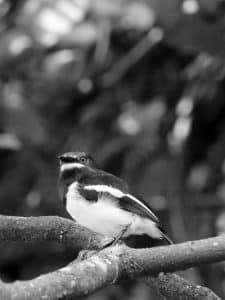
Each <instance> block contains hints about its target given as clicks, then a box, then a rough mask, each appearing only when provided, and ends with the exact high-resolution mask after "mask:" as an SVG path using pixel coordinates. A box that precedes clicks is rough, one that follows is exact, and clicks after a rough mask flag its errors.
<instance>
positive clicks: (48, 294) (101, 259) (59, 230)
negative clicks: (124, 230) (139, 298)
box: [0, 216, 225, 300]
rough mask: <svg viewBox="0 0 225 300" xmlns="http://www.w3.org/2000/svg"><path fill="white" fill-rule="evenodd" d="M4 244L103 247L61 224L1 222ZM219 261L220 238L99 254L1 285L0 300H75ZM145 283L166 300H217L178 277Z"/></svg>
mask: <svg viewBox="0 0 225 300" xmlns="http://www.w3.org/2000/svg"><path fill="white" fill-rule="evenodd" d="M90 236H92V237H90ZM70 239H71V240H70ZM9 240H10V241H12V240H14V241H18V240H23V241H25V242H33V241H43V240H45V241H47V240H57V241H59V242H65V243H66V244H67V245H69V244H70V241H71V244H70V246H72V247H76V248H77V249H81V248H89V249H90V248H91V243H92V241H93V246H94V248H95V249H96V248H98V245H97V244H98V242H99V243H100V244H101V245H102V244H104V243H103V242H102V241H101V238H100V236H98V235H96V234H94V233H91V232H90V231H88V230H87V229H84V228H82V227H81V226H79V225H77V224H76V223H74V222H72V221H69V220H65V219H63V218H59V217H40V218H20V217H4V216H1V217H0V241H9ZM76 242H77V244H76ZM104 242H105V241H104ZM100 244H99V245H100ZM224 259H225V238H224V236H219V237H215V238H210V239H205V240H200V241H195V242H187V243H182V244H177V245H172V246H168V247H158V248H150V249H131V248H128V247H126V246H124V245H119V246H115V247H110V248H107V249H105V250H102V251H100V252H98V253H97V254H94V255H93V256H91V257H89V258H87V259H86V260H84V261H78V260H75V261H73V262H72V263H70V264H69V265H68V266H66V267H64V268H61V269H59V270H57V271H54V272H52V273H49V274H45V275H41V276H39V277H37V278H35V279H33V280H29V281H24V282H15V283H12V284H6V283H3V282H2V283H0V299H23V300H26V299H33V300H36V299H75V298H80V297H82V296H86V295H87V294H90V293H93V292H94V291H96V290H98V289H101V288H103V287H105V286H107V285H109V284H112V283H119V282H121V281H122V280H129V279H134V278H137V277H140V276H156V275H158V274H159V273H161V272H173V271H177V270H183V269H186V268H189V267H193V266H196V265H198V264H200V263H210V262H218V261H221V260H224ZM144 281H145V282H146V283H147V284H150V285H151V286H153V287H157V289H158V290H159V291H160V293H161V294H162V295H166V297H167V298H168V299H213V300H214V299H215V300H216V299H217V300H218V299H219V298H218V297H217V296H216V295H215V294H214V293H213V292H212V291H210V290H209V289H207V288H203V287H200V286H193V285H190V284H189V283H187V282H186V281H185V280H183V279H182V278H180V277H179V276H177V275H172V274H167V275H163V274H160V275H159V276H158V277H157V278H145V279H144Z"/></svg>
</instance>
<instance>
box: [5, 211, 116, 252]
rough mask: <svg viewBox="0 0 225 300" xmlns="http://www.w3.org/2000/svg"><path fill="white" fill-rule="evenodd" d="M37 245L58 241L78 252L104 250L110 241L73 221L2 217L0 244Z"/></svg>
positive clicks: (50, 218) (52, 217)
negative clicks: (20, 242)
mask: <svg viewBox="0 0 225 300" xmlns="http://www.w3.org/2000/svg"><path fill="white" fill-rule="evenodd" d="M17 241H24V242H25V243H35V242H44V241H48V242H49V241H57V242H59V243H63V244H64V245H67V246H69V247H71V248H74V249H76V250H78V251H79V250H83V249H92V250H93V249H96V250H97V249H102V247H103V246H104V245H105V244H106V243H107V242H109V241H110V239H108V238H103V237H102V235H98V234H96V233H94V232H91V231H90V230H88V229H86V228H85V227H82V226H80V225H79V224H77V223H75V222H74V221H72V220H69V219H65V218H61V217H57V216H45V217H27V218H25V217H11V216H3V215H0V242H17Z"/></svg>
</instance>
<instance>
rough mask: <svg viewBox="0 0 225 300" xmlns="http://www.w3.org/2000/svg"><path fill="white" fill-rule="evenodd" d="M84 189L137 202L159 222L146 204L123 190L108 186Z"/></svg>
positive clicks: (90, 186)
mask: <svg viewBox="0 0 225 300" xmlns="http://www.w3.org/2000/svg"><path fill="white" fill-rule="evenodd" d="M84 189H86V190H95V191H96V192H99V193H101V192H102V193H108V194H110V195H112V196H113V197H115V198H123V197H128V198H130V199H131V201H134V202H136V203H137V204H138V205H140V206H141V207H142V208H144V209H145V210H147V211H148V213H149V214H150V215H151V216H152V217H153V219H155V220H157V221H158V218H157V216H156V215H155V214H154V213H153V212H152V211H151V210H150V209H149V208H148V207H147V206H146V205H145V204H144V203H142V202H141V201H140V200H138V199H137V198H136V197H134V196H132V195H130V194H126V193H123V192H122V191H121V190H119V189H117V188H114V187H111V186H108V185H100V184H99V185H87V186H85V187H84Z"/></svg>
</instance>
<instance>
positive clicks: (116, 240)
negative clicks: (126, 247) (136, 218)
mask: <svg viewBox="0 0 225 300" xmlns="http://www.w3.org/2000/svg"><path fill="white" fill-rule="evenodd" d="M130 225H131V224H127V225H126V226H125V227H124V228H123V229H122V230H121V231H120V233H119V234H118V235H117V236H116V237H115V238H114V239H113V240H112V242H110V243H109V244H107V245H105V246H104V248H107V247H110V246H115V245H116V244H117V243H118V242H119V241H120V240H121V239H122V237H123V236H124V234H125V233H126V232H127V230H128V228H129V227H130Z"/></svg>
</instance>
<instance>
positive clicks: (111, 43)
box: [0, 0, 225, 300]
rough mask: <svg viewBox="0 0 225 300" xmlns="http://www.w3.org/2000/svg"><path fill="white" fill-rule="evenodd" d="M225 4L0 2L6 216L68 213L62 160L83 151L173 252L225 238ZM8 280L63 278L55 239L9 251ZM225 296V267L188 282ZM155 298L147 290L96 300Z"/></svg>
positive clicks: (115, 291)
mask: <svg viewBox="0 0 225 300" xmlns="http://www.w3.org/2000/svg"><path fill="white" fill-rule="evenodd" d="M224 38H225V1H223V0H214V1H211V0H199V1H197V0H195V1H194V0H186V1H181V0H170V1H169V0H167V1H165V0H146V1H138V0H132V1H131V0H129V1H128V0H127V1H126V0H117V1H111V0H80V1H79V0H76V1H75V0H74V1H73V0H58V1H57V0H55V1H53V0H52V1H50V0H46V1H34V0H27V1H16V0H12V1H9V0H8V1H7V0H2V1H0V164H1V168H0V213H1V214H5V215H18V216H31V215H32V216H40V215H61V216H67V214H66V212H65V210H64V208H63V206H62V205H61V203H60V201H59V198H58V194H57V172H58V163H57V156H58V154H60V153H62V152H65V151H71V150H85V151H88V152H89V153H91V154H92V156H93V157H94V158H95V159H96V161H97V162H98V164H99V165H100V166H101V167H102V168H104V169H105V170H108V171H110V172H112V173H114V174H117V175H119V176H121V177H123V178H124V179H125V180H126V181H127V182H128V183H129V184H130V186H131V187H132V190H133V191H135V193H137V194H139V195H141V196H142V197H144V198H145V199H146V201H147V202H148V203H149V204H150V205H151V206H152V207H153V208H154V209H155V210H156V211H157V213H158V215H159V216H160V219H161V220H162V223H163V225H164V227H165V228H166V229H167V231H168V232H169V234H170V235H171V237H172V238H173V239H174V241H175V242H181V241H186V240H192V239H200V238H206V237H210V236H213V235H216V234H219V233H223V232H224V231H225V210H224V203H225V160H224V158H225V114H224V113H225V99H224V95H225V65H224V54H225V53H224V52H225V50H224V49H225V48H224ZM0 252H1V257H0V274H1V277H2V279H3V280H5V281H13V280H16V279H29V278H33V277H35V276H37V275H39V274H42V273H45V272H49V271H51V270H55V269H57V268H58V267H60V266H63V265H65V264H66V263H67V262H69V261H71V260H72V259H73V258H74V257H75V255H76V253H74V252H73V251H71V249H64V247H63V246H62V245H59V244H56V243H43V244H41V245H39V244H38V245H34V246H30V245H24V244H22V243H21V244H17V243H16V244H13V243H12V244H4V245H0ZM182 275H183V276H185V277H186V278H188V279H189V280H190V281H192V282H195V283H199V284H203V285H206V286H208V287H210V288H212V289H213V290H214V291H215V292H216V293H218V294H219V295H220V296H222V297H223V298H225V272H224V264H223V263H220V264H216V265H210V266H201V267H199V268H198V269H195V270H194V269H193V270H189V271H187V272H185V273H183V274H182ZM150 295H151V299H159V298H158V297H157V296H156V295H155V294H154V293H153V292H152V291H149V290H148V289H147V288H146V287H145V286H143V285H141V284H138V285H128V286H123V287H109V288H107V289H105V290H104V291H101V292H99V293H98V294H96V295H94V296H91V297H90V299H92V300H93V299H98V300H99V299H125V298H126V299H149V297H150Z"/></svg>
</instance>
